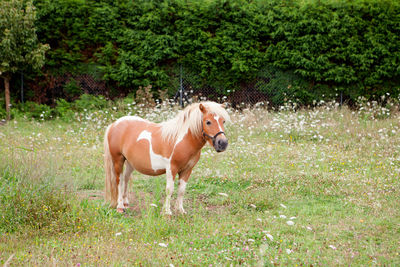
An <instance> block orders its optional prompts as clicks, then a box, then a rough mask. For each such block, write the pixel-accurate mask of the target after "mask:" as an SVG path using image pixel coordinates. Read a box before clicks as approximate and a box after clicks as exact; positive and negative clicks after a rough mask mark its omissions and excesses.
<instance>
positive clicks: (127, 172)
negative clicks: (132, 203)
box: [122, 160, 134, 207]
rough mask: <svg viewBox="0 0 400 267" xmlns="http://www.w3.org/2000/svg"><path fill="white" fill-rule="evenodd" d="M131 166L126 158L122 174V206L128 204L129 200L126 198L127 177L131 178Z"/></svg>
mask: <svg viewBox="0 0 400 267" xmlns="http://www.w3.org/2000/svg"><path fill="white" fill-rule="evenodd" d="M133 170H134V169H133V167H132V165H131V164H129V162H128V161H127V160H126V161H125V169H124V174H123V180H124V193H123V195H122V201H123V204H124V207H128V206H129V200H128V183H129V179H130V178H131V174H132V172H133Z"/></svg>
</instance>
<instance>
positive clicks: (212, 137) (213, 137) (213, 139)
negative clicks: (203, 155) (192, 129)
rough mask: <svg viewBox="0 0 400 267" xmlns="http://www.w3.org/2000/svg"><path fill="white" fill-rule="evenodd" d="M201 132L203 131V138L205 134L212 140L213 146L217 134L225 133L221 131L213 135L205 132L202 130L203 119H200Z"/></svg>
mask: <svg viewBox="0 0 400 267" xmlns="http://www.w3.org/2000/svg"><path fill="white" fill-rule="evenodd" d="M201 132H202V133H203V137H204V138H205V137H206V136H207V137H208V138H210V139H211V140H212V142H213V146H215V140H216V139H217V136H218V135H220V134H225V132H223V131H220V132H218V133H216V134H215V135H214V136H211V135H209V134H206V132H205V131H204V127H203V121H201Z"/></svg>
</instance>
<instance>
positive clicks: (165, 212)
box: [164, 210, 172, 216]
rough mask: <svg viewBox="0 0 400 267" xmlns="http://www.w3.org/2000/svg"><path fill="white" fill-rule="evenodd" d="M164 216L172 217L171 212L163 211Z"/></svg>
mask: <svg viewBox="0 0 400 267" xmlns="http://www.w3.org/2000/svg"><path fill="white" fill-rule="evenodd" d="M164 215H165V216H172V212H171V211H170V210H165V211H164Z"/></svg>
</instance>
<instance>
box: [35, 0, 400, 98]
mask: <svg viewBox="0 0 400 267" xmlns="http://www.w3.org/2000/svg"><path fill="white" fill-rule="evenodd" d="M34 3H35V5H36V7H37V9H38V24H37V26H38V36H39V39H40V41H41V42H42V43H49V44H50V46H51V51H50V52H48V55H47V58H48V59H47V63H46V66H45V68H44V71H49V72H51V73H62V72H82V71H85V68H83V67H82V66H86V65H87V64H95V65H96V66H97V68H98V69H100V70H101V73H102V77H101V78H102V79H104V80H106V81H107V82H108V83H109V84H110V85H112V86H114V87H116V88H120V89H121V88H125V89H126V88H128V90H133V91H134V90H136V89H137V88H138V87H139V86H147V85H149V84H151V85H152V86H153V87H152V88H153V89H154V90H158V89H161V88H167V87H168V86H169V85H170V79H171V77H170V75H171V69H173V67H174V66H176V65H177V64H183V65H184V66H186V67H188V68H190V69H191V70H192V71H193V72H195V73H196V74H197V75H198V77H199V79H200V80H201V81H204V82H205V83H208V84H211V85H213V86H214V87H215V88H217V89H218V90H220V91H221V92H223V93H227V90H231V89H239V88H240V86H241V85H242V84H244V83H250V82H251V81H253V80H254V79H255V78H256V77H257V76H259V75H260V73H262V72H263V70H265V69H271V68H273V69H276V71H279V72H281V73H290V75H295V77H297V78H296V81H297V84H299V85H301V86H300V87H301V90H302V92H303V93H300V94H299V93H298V94H297V97H299V96H300V97H302V95H304V96H306V98H307V99H312V97H313V96H314V95H315V96H316V95H317V94H318V92H319V91H318V88H324V91H326V90H328V91H329V90H330V91H331V92H332V94H333V93H334V92H337V91H342V92H344V93H345V95H346V96H347V97H349V98H356V97H358V96H360V95H363V96H367V97H370V96H371V95H381V94H384V93H387V92H390V93H392V94H398V93H399V87H400V86H399V85H400V79H399V78H400V2H399V1H397V0H355V1H347V0H331V1H329V0H327V1H317V0H315V1H313V0H303V1H301V0H253V1H251V0H248V1H245V0H230V1H227V0H209V1H202V0H165V1H161V0H135V1H128V0H119V1H111V0H101V1H94V0H35V1H34ZM264 72H265V71H264ZM296 81H295V83H296ZM267 87H268V86H267ZM269 90H272V89H271V88H270V89H269ZM310 96H311V97H310ZM307 101H309V100H305V102H307Z"/></svg>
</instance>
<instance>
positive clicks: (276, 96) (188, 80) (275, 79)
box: [173, 66, 296, 107]
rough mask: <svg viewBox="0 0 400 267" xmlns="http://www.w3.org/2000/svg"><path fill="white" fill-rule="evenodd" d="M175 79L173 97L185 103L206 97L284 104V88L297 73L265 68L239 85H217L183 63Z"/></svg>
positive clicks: (235, 104) (236, 104) (239, 102)
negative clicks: (201, 79) (206, 80)
mask: <svg viewBox="0 0 400 267" xmlns="http://www.w3.org/2000/svg"><path fill="white" fill-rule="evenodd" d="M173 79H175V81H174V83H173V84H174V88H177V91H176V94H175V97H174V100H175V101H176V102H179V104H180V105H181V106H184V105H185V103H191V102H193V101H197V100H205V99H207V100H213V101H218V102H228V103H230V104H231V105H232V106H233V107H240V106H246V105H254V104H256V103H263V104H264V105H266V106H271V105H275V104H283V103H284V101H285V100H286V99H285V96H286V93H285V92H286V91H288V90H289V89H290V86H291V84H292V83H293V81H294V79H296V77H295V76H294V75H293V74H292V73H289V72H282V71H277V70H275V69H273V68H265V69H264V70H262V71H260V72H259V74H258V75H257V77H256V78H255V79H253V80H252V81H249V82H247V83H242V84H240V86H238V88H235V89H229V88H218V87H217V86H213V85H211V84H210V83H207V82H204V81H200V80H199V78H198V77H197V75H196V74H195V73H193V72H191V71H190V70H188V69H187V68H185V67H182V66H180V68H179V74H177V75H175V76H174V77H173ZM221 91H223V92H224V93H222V92H221Z"/></svg>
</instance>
